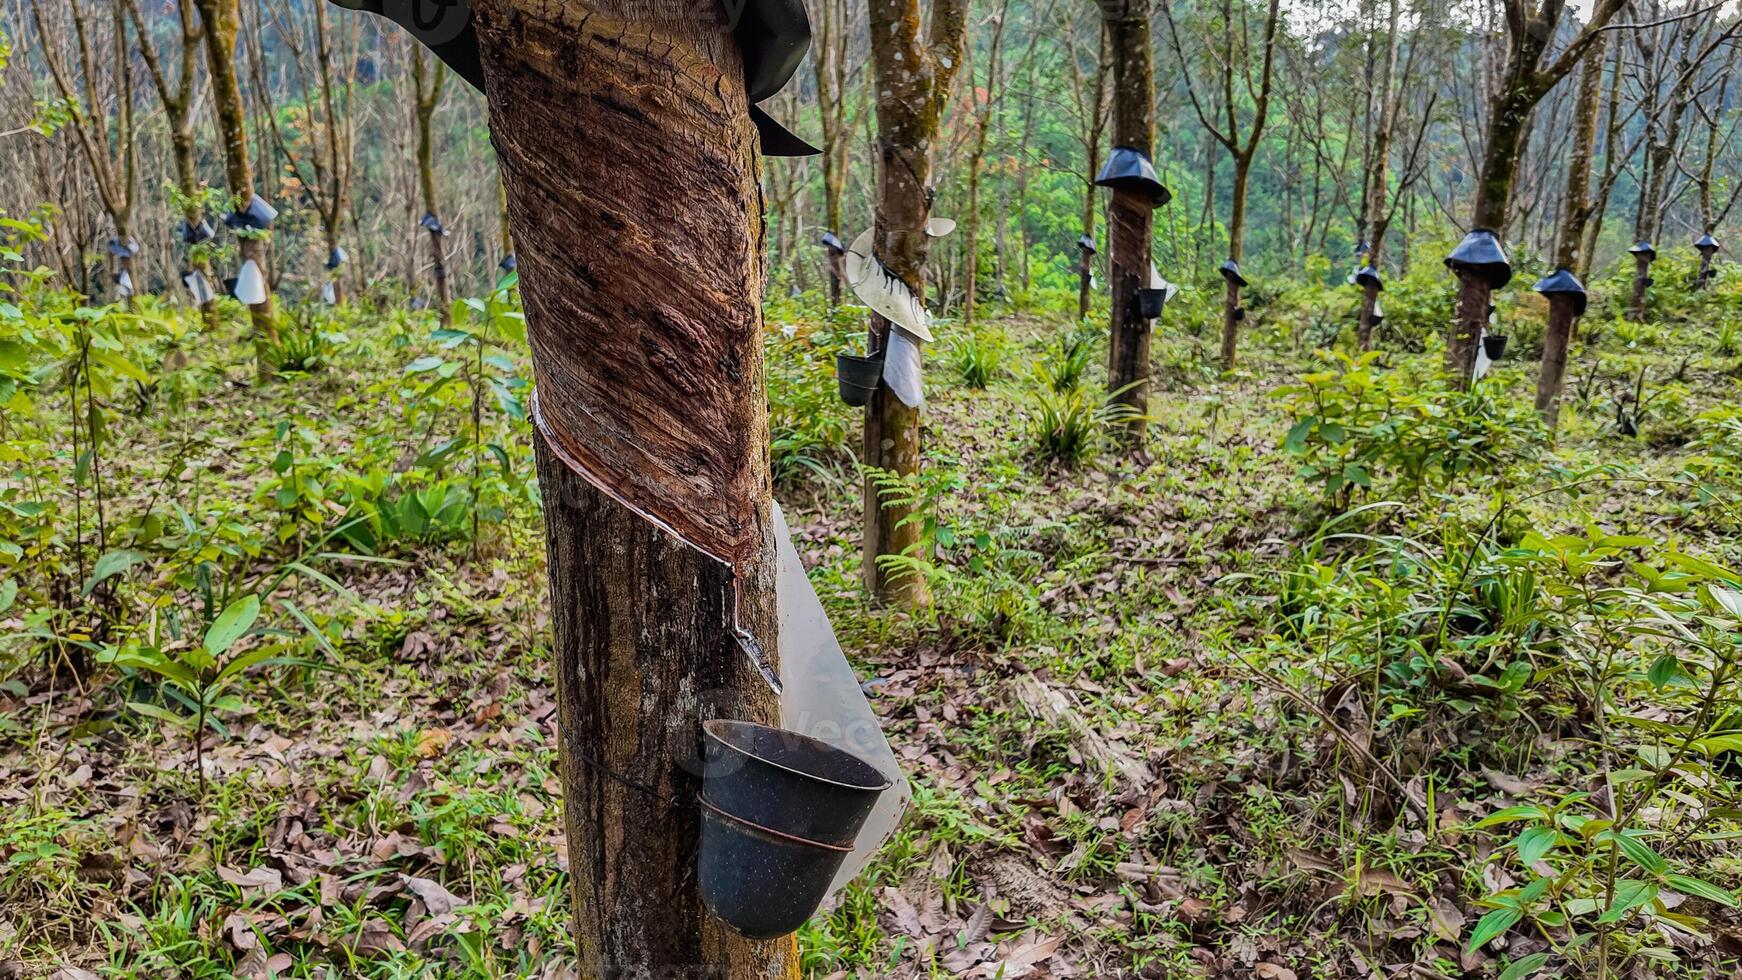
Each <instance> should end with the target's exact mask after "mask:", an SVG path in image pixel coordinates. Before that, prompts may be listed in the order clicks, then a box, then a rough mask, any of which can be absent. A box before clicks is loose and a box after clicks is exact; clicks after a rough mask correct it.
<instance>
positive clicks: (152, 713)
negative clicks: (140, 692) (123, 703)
mask: <svg viewBox="0 0 1742 980" xmlns="http://www.w3.org/2000/svg"><path fill="white" fill-rule="evenodd" d="M127 707H129V708H131V709H133V710H134V711H135V712H137V713H139V714H142V715H144V716H145V717H147V718H155V719H156V720H158V721H161V722H165V723H167V724H170V725H174V726H175V727H177V728H180V729H182V730H184V731H185V730H187V729H190V728H192V727H193V726H194V722H193V719H191V718H185V717H183V716H181V715H178V714H176V713H175V712H173V711H170V710H169V709H167V708H163V707H159V706H158V705H155V704H146V703H145V702H143V701H129V702H127Z"/></svg>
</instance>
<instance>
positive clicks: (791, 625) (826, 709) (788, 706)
mask: <svg viewBox="0 0 1742 980" xmlns="http://www.w3.org/2000/svg"><path fill="white" fill-rule="evenodd" d="M774 533H775V536H776V538H777V539H778V540H779V548H780V571H779V576H778V584H777V585H776V589H777V601H778V602H779V606H780V681H781V687H782V690H781V695H780V718H781V725H782V727H784V728H788V729H790V730H792V731H795V732H798V733H800V734H803V735H809V736H810V737H812V738H814V739H817V740H819V741H822V742H826V743H828V744H830V745H833V746H835V747H836V748H839V749H844V750H846V751H848V752H851V753H853V754H854V755H856V756H858V757H859V758H861V759H863V760H865V761H866V762H868V763H870V764H871V765H872V766H874V767H875V768H876V769H877V771H878V772H881V773H882V774H883V775H885V776H887V777H888V778H889V779H890V780H891V781H892V782H893V783H894V785H893V786H891V787H890V788H889V789H888V790H887V791H886V792H884V794H883V797H882V798H881V799H880V800H878V801H877V806H876V808H875V809H873V810H872V811H871V816H870V817H869V818H867V819H866V821H865V826H864V827H863V828H862V829H861V830H860V831H859V838H858V840H857V841H856V842H855V843H854V845H853V853H852V854H850V855H848V856H847V859H846V860H845V861H843V862H842V863H841V868H840V870H839V871H837V872H836V873H835V880H834V882H833V883H832V884H831V885H830V886H829V894H831V895H833V894H834V893H835V892H837V891H839V890H840V889H841V888H842V887H844V886H845V885H846V884H847V882H849V881H852V880H853V879H854V878H855V877H857V876H858V874H859V872H861V871H863V870H864V869H865V865H866V864H868V863H869V862H870V860H871V856H872V855H873V854H876V853H877V849H878V848H880V847H882V846H883V843H884V841H886V840H888V839H889V835H890V834H893V833H894V832H895V828H896V827H897V826H898V825H899V824H900V823H901V814H902V811H903V810H905V809H907V803H908V801H909V800H910V799H911V798H912V796H913V793H912V790H911V789H910V788H909V787H908V784H907V777H906V776H904V775H903V774H902V772H901V766H900V765H899V764H898V763H897V762H896V759H895V750H894V749H892V748H890V746H889V740H888V739H887V738H885V737H884V735H883V726H882V723H881V722H879V721H878V719H877V714H876V713H875V712H873V711H872V710H871V703H870V702H869V701H867V700H866V699H865V692H864V690H863V689H862V688H860V686H859V677H858V675H857V674H855V673H854V672H853V667H852V665H851V664H849V663H847V656H846V654H845V653H844V652H843V651H842V650H841V644H840V641H839V640H837V639H835V630H834V627H832V626H830V625H829V617H828V614H827V613H825V612H824V611H823V604H822V602H821V600H819V599H818V598H817V593H816V589H814V588H812V587H811V583H810V576H808V575H807V574H805V568H804V562H803V561H802V560H801V559H800V558H799V555H798V549H797V548H795V547H794V546H793V543H792V532H791V530H790V529H789V528H788V527H787V523H786V515H785V513H784V512H782V511H781V509H780V505H779V504H776V505H775V507H774Z"/></svg>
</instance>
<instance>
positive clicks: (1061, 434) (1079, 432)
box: [1028, 387, 1136, 466]
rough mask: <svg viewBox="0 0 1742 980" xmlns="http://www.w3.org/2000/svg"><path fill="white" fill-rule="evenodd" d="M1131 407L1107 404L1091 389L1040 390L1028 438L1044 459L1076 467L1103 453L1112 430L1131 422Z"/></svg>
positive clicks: (1133, 414) (1029, 417)
mask: <svg viewBox="0 0 1742 980" xmlns="http://www.w3.org/2000/svg"><path fill="white" fill-rule="evenodd" d="M1135 417H1136V411H1135V410H1134V409H1132V408H1131V406H1129V405H1122V404H1119V403H1117V402H1114V403H1107V402H1104V401H1103V400H1102V399H1101V397H1100V395H1099V394H1098V393H1097V392H1096V391H1094V390H1093V389H1091V388H1087V387H1082V388H1070V389H1067V390H1064V391H1058V390H1053V389H1048V388H1045V387H1043V388H1041V389H1040V390H1039V391H1038V392H1036V393H1035V395H1034V406H1033V409H1032V410H1031V412H1030V413H1029V416H1028V427H1029V435H1030V438H1031V439H1032V441H1033V443H1034V446H1035V449H1036V450H1037V451H1038V452H1039V453H1040V455H1041V456H1043V457H1045V458H1047V459H1052V460H1056V461H1057V462H1060V463H1063V464H1064V465H1066V466H1077V465H1080V464H1082V463H1083V462H1085V461H1087V460H1089V459H1091V458H1093V457H1094V455H1095V454H1096V453H1097V452H1099V451H1100V449H1101V444H1102V442H1103V441H1104V439H1105V438H1106V436H1107V433H1108V432H1109V430H1111V429H1112V428H1114V427H1115V426H1121V425H1125V424H1127V423H1129V422H1130V421H1131V420H1132V419H1133V418H1135Z"/></svg>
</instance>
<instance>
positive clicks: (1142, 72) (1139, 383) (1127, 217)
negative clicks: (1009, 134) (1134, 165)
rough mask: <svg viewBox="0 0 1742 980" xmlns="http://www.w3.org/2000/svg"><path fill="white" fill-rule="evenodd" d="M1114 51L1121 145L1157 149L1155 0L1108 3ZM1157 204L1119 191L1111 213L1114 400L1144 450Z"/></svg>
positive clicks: (1128, 433)
mask: <svg viewBox="0 0 1742 980" xmlns="http://www.w3.org/2000/svg"><path fill="white" fill-rule="evenodd" d="M1101 10H1102V15H1101V16H1102V20H1103V21H1104V23H1105V24H1106V29H1107V49H1108V52H1109V54H1110V55H1111V56H1112V59H1113V143H1114V144H1115V145H1118V146H1134V147H1137V148H1138V149H1140V150H1142V151H1143V152H1144V153H1149V154H1153V153H1154V152H1155V67H1154V61H1153V59H1154V55H1153V54H1152V52H1151V45H1150V43H1149V0H1122V2H1118V3H1111V4H1107V5H1104V6H1103V7H1102V8H1101ZM1154 229H1155V209H1154V202H1152V201H1146V200H1143V199H1141V198H1140V197H1139V196H1138V195H1137V194H1135V193H1133V192H1131V191H1127V190H1116V191H1114V192H1113V195H1112V202H1111V204H1109V205H1108V208H1107V284H1108V286H1109V287H1110V288H1111V289H1112V291H1113V292H1112V307H1113V313H1112V322H1111V323H1110V324H1109V326H1108V342H1107V390H1108V392H1109V395H1108V399H1109V400H1110V401H1112V402H1115V403H1117V404H1121V405H1125V406H1127V407H1129V408H1130V409H1131V410H1132V412H1133V413H1134V414H1133V416H1132V418H1131V420H1130V421H1129V422H1128V423H1127V424H1126V425H1125V428H1124V431H1123V433H1121V435H1122V437H1123V439H1124V442H1125V444H1126V445H1127V446H1128V447H1130V448H1132V449H1141V448H1142V446H1143V437H1144V430H1145V429H1147V428H1148V426H1149V422H1148V418H1147V416H1148V414H1149V339H1150V329H1149V321H1148V320H1146V319H1144V318H1143V313H1142V311H1141V310H1140V309H1139V308H1138V305H1137V290H1138V289H1140V288H1142V287H1144V286H1147V285H1148V284H1149V264H1150V256H1151V247H1152V246H1151V241H1152V239H1153V237H1154Z"/></svg>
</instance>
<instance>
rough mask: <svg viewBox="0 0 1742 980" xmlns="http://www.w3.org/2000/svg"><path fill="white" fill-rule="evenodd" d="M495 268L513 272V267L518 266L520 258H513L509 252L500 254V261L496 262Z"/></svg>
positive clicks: (516, 267)
mask: <svg viewBox="0 0 1742 980" xmlns="http://www.w3.org/2000/svg"><path fill="white" fill-rule="evenodd" d="M496 268H498V269H501V270H502V271H503V272H513V271H514V270H515V269H518V268H520V260H519V259H517V258H515V257H514V255H513V253H509V254H508V255H504V256H502V261H500V262H498V263H496Z"/></svg>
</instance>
